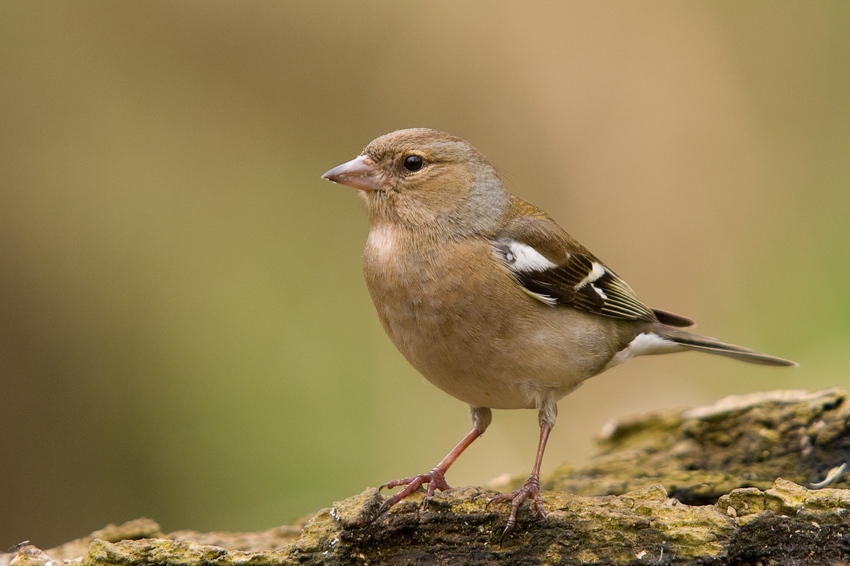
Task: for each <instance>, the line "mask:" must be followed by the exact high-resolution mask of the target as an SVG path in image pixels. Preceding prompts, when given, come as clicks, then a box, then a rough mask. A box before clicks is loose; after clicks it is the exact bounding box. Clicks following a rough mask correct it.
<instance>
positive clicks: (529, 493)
mask: <svg viewBox="0 0 850 566" xmlns="http://www.w3.org/2000/svg"><path fill="white" fill-rule="evenodd" d="M551 430H552V426H551V425H550V424H549V423H548V422H547V421H546V420H544V419H541V421H540V442H539V443H538V445H537V458H536V459H535V460H534V468H533V469H532V470H531V475H530V476H528V479H527V480H526V481H525V484H524V485H523V486H522V487H521V488H519V489H518V490H516V491H513V492H511V493H504V494H502V495H497V496H496V497H494V498H493V499H491V500H490V501H488V502H487V505H489V504H490V503H493V502H494V501H496V502H502V501H510V502H511V514H510V516H509V517H508V522H507V524H506V525H505V530H504V531H502V539H503V540H504V538H505V537H506V536H508V535H509V534H510V533H511V531H513V530H514V527H516V515H517V511H519V506H520V505H522V502H523V501H525V500H526V499H528V498H529V497H531V499H532V500H533V501H534V505H535V508H536V509H537V513H538V514H539V515H540V516H541V517H543V518H544V519H545V518H546V509H544V508H543V502H542V501H541V500H540V464H541V463H542V462H543V452H544V450H546V441H547V440H548V439H549V432H551Z"/></svg>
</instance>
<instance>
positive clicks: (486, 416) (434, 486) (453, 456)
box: [378, 407, 491, 514]
mask: <svg viewBox="0 0 850 566" xmlns="http://www.w3.org/2000/svg"><path fill="white" fill-rule="evenodd" d="M470 410H471V413H472V422H473V425H474V428H473V429H472V430H471V431H469V433H468V434H467V435H466V436H464V437H463V439H462V440H461V441H460V442H458V443H457V446H455V447H454V448H452V451H451V452H449V453H448V454H446V457H445V458H443V459H442V460H441V461H440V463H439V464H437V465H436V466H434V469H433V470H431V471H430V472H428V473H427V474H419V475H417V476H411V477H409V478H404V479H400V480H392V481H388V482H387V483H385V484H384V485H382V486H381V487H380V488H379V489H384V488H393V487H399V486H402V485H403V486H404V488H403V489H402V490H401V491H399V492H398V493H396V494H395V495H393V496H391V497H388V498H387V499H385V500H384V502H383V503H382V504H381V508H380V509H379V510H378V514H380V513H383V512H384V511H386V510H387V509H389V508H390V507H392V506H393V505H395V504H396V503H398V502H399V501H401V500H402V499H404V498H405V497H407V496H408V495H410V494H411V493H413V492H414V491H416V490H417V489H419V486H421V485H427V487H426V489H425V498H424V499H423V500H422V507H423V508H424V507H425V505H426V504H427V503H428V500H429V499H430V498H431V497H432V496H433V495H434V491H435V490H438V489H439V490H440V491H445V490H447V489H451V487H450V486H449V484H447V483H446V477H445V474H446V470H448V469H449V468H450V467H451V465H452V464H454V463H455V460H457V459H458V456H460V455H461V454H463V451H464V450H466V449H467V448H468V447H469V445H470V444H472V443H473V442H474V441H475V439H476V438H478V437H479V436H481V435H482V434H484V430H485V429H486V428H487V426H488V425H489V424H490V420H491V413H490V409H485V408H481V407H470Z"/></svg>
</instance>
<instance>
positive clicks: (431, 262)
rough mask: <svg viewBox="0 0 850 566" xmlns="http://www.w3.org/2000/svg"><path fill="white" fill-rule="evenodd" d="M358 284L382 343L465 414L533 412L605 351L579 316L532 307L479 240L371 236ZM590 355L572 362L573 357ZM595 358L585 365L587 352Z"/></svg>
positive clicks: (389, 232) (388, 229)
mask: <svg viewBox="0 0 850 566" xmlns="http://www.w3.org/2000/svg"><path fill="white" fill-rule="evenodd" d="M363 269H364V274H365V277H366V284H367V287H368V289H369V293H370V295H371V297H372V301H373V303H374V305H375V310H376V311H377V313H378V318H379V319H380V321H381V323H382V325H383V327H384V329H385V330H386V332H387V334H388V335H389V337H390V339H391V340H392V341H393V343H394V344H395V345H396V347H397V348H398V349H399V350H400V351H401V353H402V354H403V355H404V356H405V357H406V358H407V359H408V361H410V363H411V364H413V366H414V367H415V368H416V369H417V370H419V372H420V373H422V375H424V376H425V377H426V378H427V379H428V380H429V381H430V382H431V383H433V384H434V385H436V386H437V387H439V388H440V389H443V390H444V391H446V392H447V393H449V394H451V395H453V396H454V397H456V398H458V399H460V400H462V401H465V402H467V403H469V404H471V405H477V406H483V407H491V408H521V407H533V406H535V405H536V404H537V402H538V401H539V399H540V398H542V397H544V396H546V395H552V396H554V397H556V398H559V397H561V396H563V395H564V394H566V393H567V392H569V391H571V390H572V389H574V388H575V387H576V386H577V385H578V384H580V383H581V382H582V381H583V380H584V379H586V378H588V377H590V376H591V375H594V374H595V373H598V371H599V369H600V368H601V367H602V365H604V363H605V362H607V360H608V359H610V356H611V355H613V352H611V351H610V348H609V347H608V345H607V344H606V343H604V341H600V334H599V333H598V332H596V331H595V328H594V327H584V329H582V326H581V325H575V324H573V323H574V322H576V321H575V320H573V319H572V317H579V318H581V319H584V318H585V317H586V315H584V314H583V313H580V312H579V311H575V310H574V309H568V308H558V309H555V308H553V307H550V306H547V305H544V304H542V303H541V302H540V301H536V300H534V299H532V298H530V297H529V296H528V295H527V294H525V293H524V292H522V289H521V288H520V287H519V285H516V284H515V282H514V281H513V279H512V276H511V274H510V272H509V271H508V270H507V268H506V267H505V266H504V265H503V264H502V263H501V261H500V260H499V258H498V257H497V256H496V254H495V253H494V252H493V248H492V245H491V243H490V242H489V241H488V240H486V239H484V238H473V239H466V240H444V241H440V240H437V239H428V238H421V239H420V238H417V236H416V235H414V234H410V233H407V232H405V231H403V230H401V229H398V228H396V227H394V226H391V225H388V226H378V227H376V228H374V229H373V230H372V231H371V232H370V234H369V238H368V241H367V245H366V249H365V252H364V256H363ZM577 349H578V350H580V351H585V352H587V351H590V352H591V355H590V356H588V355H585V356H583V357H582V358H581V359H584V360H589V359H590V360H592V364H589V365H585V362H582V361H580V359H579V358H576V357H574V356H573V355H572V353H573V352H575V351H576V350H577ZM594 350H595V351H596V352H597V354H598V355H596V356H593V355H592V354H593V351H594Z"/></svg>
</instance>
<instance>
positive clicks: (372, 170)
mask: <svg viewBox="0 0 850 566" xmlns="http://www.w3.org/2000/svg"><path fill="white" fill-rule="evenodd" d="M379 176H380V174H379V172H378V169H377V168H376V167H375V164H374V163H373V162H372V160H371V159H370V158H369V156H368V155H360V156H358V157H355V158H354V159H352V160H351V161H348V162H346V163H343V164H342V165H337V166H336V167H334V168H333V169H331V170H330V171H328V172H327V173H325V174H324V175H322V179H327V180H328V181H333V182H334V183H339V184H341V185H348V186H349V187H354V188H355V189H360V190H361V191H381V190H383V189H384V187H383V184H382V183H381V179H380V178H379Z"/></svg>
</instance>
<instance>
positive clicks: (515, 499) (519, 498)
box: [487, 474, 546, 540]
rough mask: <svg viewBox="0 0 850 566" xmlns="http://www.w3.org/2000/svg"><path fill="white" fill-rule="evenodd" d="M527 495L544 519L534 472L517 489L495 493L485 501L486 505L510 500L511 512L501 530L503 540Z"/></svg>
mask: <svg viewBox="0 0 850 566" xmlns="http://www.w3.org/2000/svg"><path fill="white" fill-rule="evenodd" d="M529 497H530V498H531V499H532V501H534V507H535V509H536V510H537V514H538V515H540V517H542V518H543V519H546V509H545V508H544V507H543V501H541V500H540V478H539V477H538V476H537V475H536V474H532V475H531V476H529V478H528V479H527V480H525V484H524V485H523V486H522V487H521V488H519V489H518V490H516V491H512V492H511V493H503V494H501V495H497V496H496V497H494V498H492V499H490V500H489V501H488V502H487V506H489V505H490V504H491V503H493V502H494V501H495V502H497V503H502V502H504V501H510V502H511V514H510V516H509V517H508V522H507V523H506V524H505V530H504V531H502V536H501V539H500V540H504V539H505V537H506V536H508V535H509V534H511V532H512V531H513V530H514V528H515V527H516V515H517V512H518V511H519V507H520V505H522V502H523V501H525V500H526V499H528V498H529Z"/></svg>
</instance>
